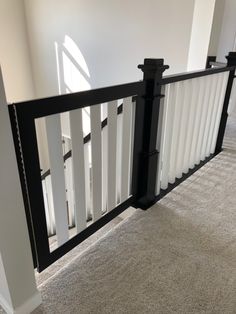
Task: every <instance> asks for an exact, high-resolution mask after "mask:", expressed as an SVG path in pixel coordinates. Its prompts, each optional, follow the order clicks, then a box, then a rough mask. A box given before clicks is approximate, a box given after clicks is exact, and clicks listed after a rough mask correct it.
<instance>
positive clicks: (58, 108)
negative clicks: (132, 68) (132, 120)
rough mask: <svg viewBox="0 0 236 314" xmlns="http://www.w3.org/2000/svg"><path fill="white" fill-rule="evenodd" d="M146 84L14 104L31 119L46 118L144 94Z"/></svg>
mask: <svg viewBox="0 0 236 314" xmlns="http://www.w3.org/2000/svg"><path fill="white" fill-rule="evenodd" d="M143 90H144V82H143V81H138V82H133V83H128V84H123V85H116V86H111V87H105V88H99V89H92V90H89V91H83V92H78V93H72V94H67V95H59V96H54V97H49V98H43V99H36V100H31V101H26V102H20V103H16V104H14V105H15V106H16V108H17V110H18V111H21V112H22V114H24V115H25V116H27V117H28V118H30V119H32V118H33V119H37V118H42V117H46V116H49V115H52V114H57V113H63V112H67V111H71V110H75V109H81V108H84V107H88V106H89V107H91V106H94V105H98V104H102V103H107V102H109V101H112V100H114V99H123V98H126V97H131V96H134V95H138V94H140V93H142V91H143Z"/></svg>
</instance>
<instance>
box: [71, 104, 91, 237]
mask: <svg viewBox="0 0 236 314" xmlns="http://www.w3.org/2000/svg"><path fill="white" fill-rule="evenodd" d="M70 133H71V144H72V170H73V171H72V175H73V183H74V184H73V185H74V201H75V225H76V230H77V233H79V232H81V231H82V230H83V229H85V228H86V218H87V217H86V216H87V215H86V195H85V170H84V139H83V125H82V110H81V109H77V110H73V111H70Z"/></svg>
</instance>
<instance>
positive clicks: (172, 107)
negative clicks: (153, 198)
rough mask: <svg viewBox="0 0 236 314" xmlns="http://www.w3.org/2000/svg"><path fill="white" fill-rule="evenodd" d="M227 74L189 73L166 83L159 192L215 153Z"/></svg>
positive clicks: (159, 146)
mask: <svg viewBox="0 0 236 314" xmlns="http://www.w3.org/2000/svg"><path fill="white" fill-rule="evenodd" d="M228 75H229V72H228V71H225V72H222V73H221V72H218V73H214V74H213V73H212V75H206V76H203V77H196V78H192V77H191V76H190V79H184V80H182V81H180V82H178V81H177V82H175V81H173V83H170V84H166V85H165V87H166V89H165V92H164V94H165V99H164V102H163V103H161V107H160V117H159V126H158V135H157V149H158V151H159V160H158V174H157V182H156V194H157V195H159V194H162V195H163V193H164V192H163V191H164V190H170V189H172V188H173V187H174V186H176V185H178V184H179V182H181V180H183V179H184V178H185V177H186V176H188V175H189V173H190V172H192V171H194V169H196V168H197V167H198V165H199V166H200V165H201V164H202V163H203V162H204V161H205V160H206V159H207V158H210V157H211V154H213V153H214V150H215V145H216V138H217V134H218V129H219V123H220V117H221V112H222V106H223V101H224V96H225V92H226V85H227V82H228ZM162 105H164V108H162ZM182 178H183V179H182Z"/></svg>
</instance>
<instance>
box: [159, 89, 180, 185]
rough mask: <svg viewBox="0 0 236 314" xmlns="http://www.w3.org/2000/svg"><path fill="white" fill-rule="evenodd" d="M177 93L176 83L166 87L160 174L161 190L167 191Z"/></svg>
mask: <svg viewBox="0 0 236 314" xmlns="http://www.w3.org/2000/svg"><path fill="white" fill-rule="evenodd" d="M177 92H178V85H177V84H176V83H173V84H170V85H168V86H167V89H166V95H165V103H164V106H165V107H166V108H165V109H166V110H167V112H166V123H165V124H166V127H165V128H166V130H165V132H164V143H163V157H162V174H161V188H162V189H163V190H165V189H167V187H168V183H169V171H170V160H171V150H172V147H171V145H172V137H173V123H174V118H175V110H176V109H175V104H176V102H175V101H176V97H177Z"/></svg>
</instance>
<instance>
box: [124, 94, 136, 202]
mask: <svg viewBox="0 0 236 314" xmlns="http://www.w3.org/2000/svg"><path fill="white" fill-rule="evenodd" d="M132 106H133V103H132V98H131V97H129V98H125V99H124V102H123V113H122V157H121V161H122V166H121V169H122V170H121V202H124V201H125V200H126V199H127V198H128V197H129V186H130V163H131V136H132Z"/></svg>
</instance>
